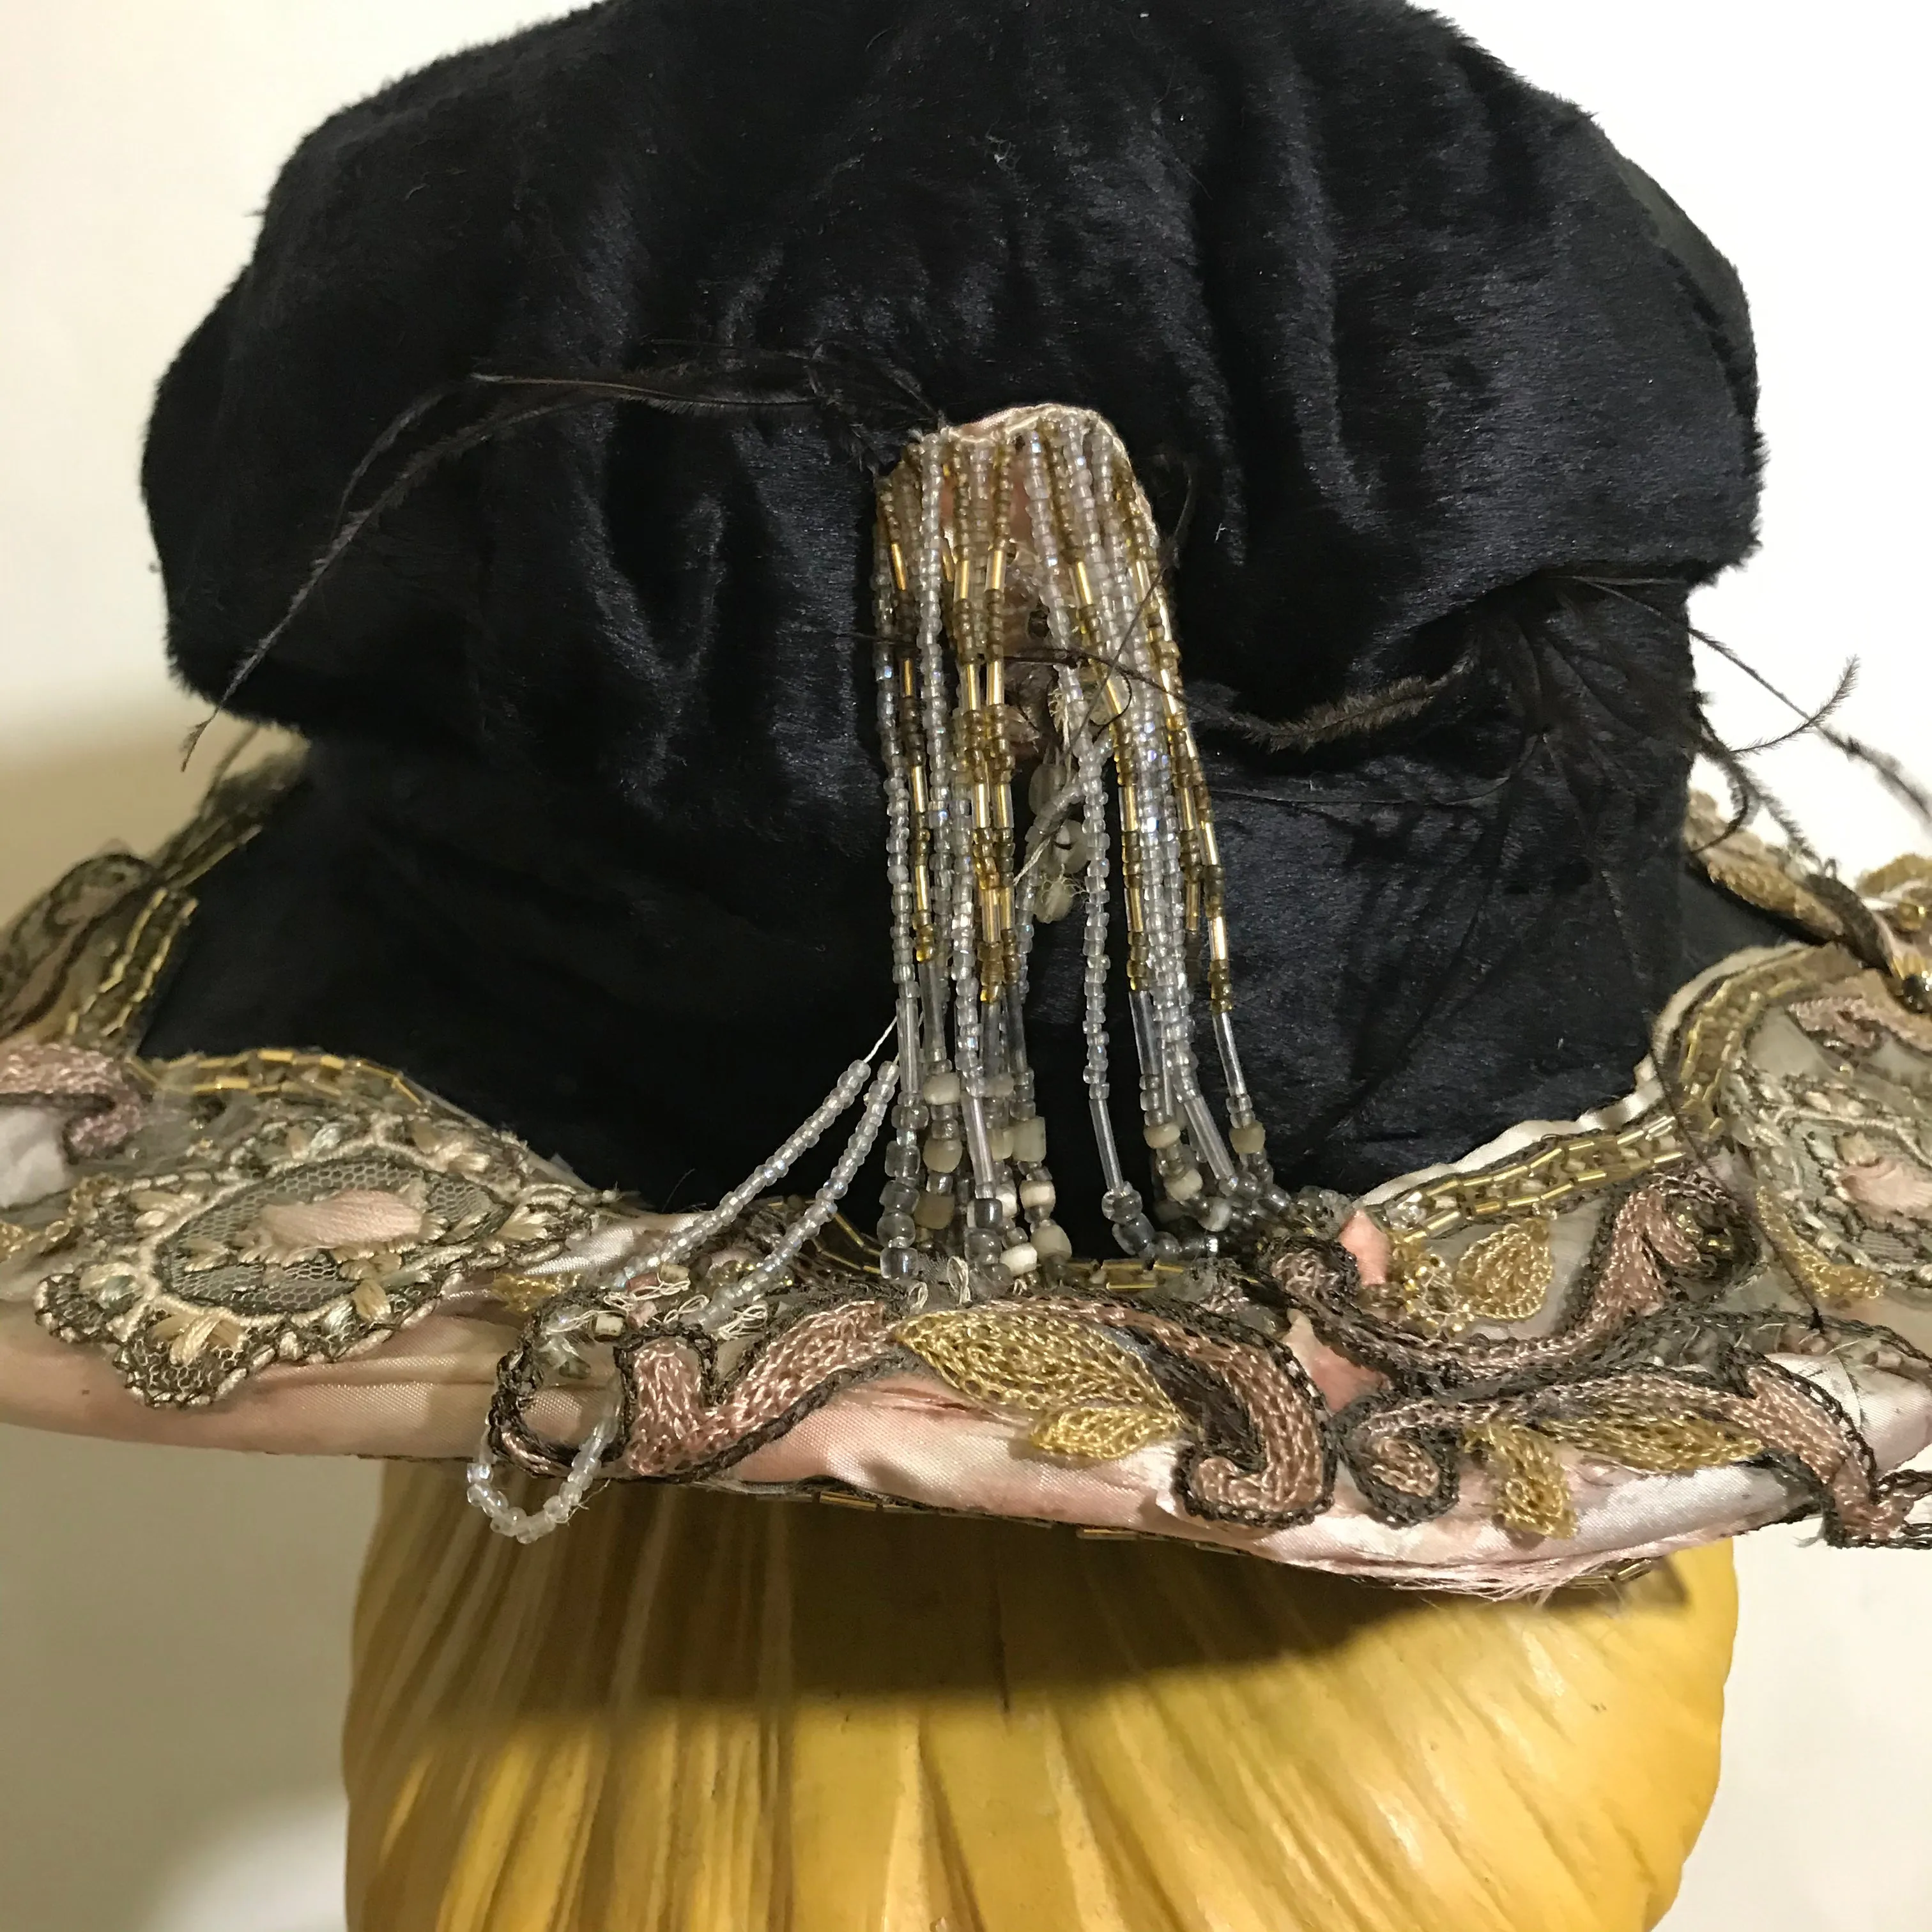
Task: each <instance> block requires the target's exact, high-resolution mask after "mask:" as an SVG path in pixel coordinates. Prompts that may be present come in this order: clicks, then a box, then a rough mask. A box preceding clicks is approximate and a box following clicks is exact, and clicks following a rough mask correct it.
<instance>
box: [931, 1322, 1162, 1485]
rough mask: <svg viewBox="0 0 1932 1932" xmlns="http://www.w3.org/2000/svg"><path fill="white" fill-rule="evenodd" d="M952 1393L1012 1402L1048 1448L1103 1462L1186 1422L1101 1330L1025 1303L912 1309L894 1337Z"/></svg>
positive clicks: (989, 1402)
mask: <svg viewBox="0 0 1932 1932" xmlns="http://www.w3.org/2000/svg"><path fill="white" fill-rule="evenodd" d="M893 1339H894V1340H896V1341H897V1342H898V1343H900V1344H901V1346H903V1347H905V1348H907V1349H910V1350H911V1351H912V1352H913V1354H914V1355H917V1356H918V1357H919V1358H920V1360H921V1361H924V1362H926V1363H927V1364H929V1366H930V1367H932V1368H933V1369H934V1370H936V1371H937V1372H938V1374H940V1375H941V1376H943V1377H944V1379H946V1380H947V1382H950V1383H951V1384H952V1385H953V1387H954V1388H956V1389H957V1390H959V1392H960V1393H961V1394H962V1395H964V1396H966V1397H969V1398H970V1399H971V1400H973V1401H974V1402H977V1403H981V1404H983V1406H986V1408H988V1409H1017V1410H1018V1411H1019V1412H1020V1413H1021V1414H1022V1415H1025V1416H1026V1417H1028V1418H1029V1419H1030V1420H1031V1421H1032V1423H1033V1424H1034V1429H1033V1434H1032V1440H1033V1442H1034V1446H1035V1447H1036V1448H1040V1449H1042V1450H1043V1451H1046V1452H1047V1453H1048V1454H1052V1455H1064V1456H1070V1457H1076V1458H1077V1459H1079V1460H1082V1461H1098V1462H1106V1461H1111V1460H1113V1459H1114V1458H1115V1457H1118V1456H1124V1455H1127V1454H1130V1453H1131V1452H1132V1451H1134V1450H1136V1449H1139V1448H1144V1447H1145V1445H1147V1444H1148V1443H1150V1442H1159V1441H1160V1440H1162V1439H1164V1438H1169V1437H1172V1436H1180V1435H1182V1434H1184V1433H1185V1432H1186V1429H1187V1423H1186V1421H1185V1419H1184V1418H1183V1416H1182V1415H1181V1412H1180V1411H1179V1410H1178V1409H1176V1408H1175V1406H1174V1404H1173V1403H1172V1402H1171V1401H1169V1399H1168V1397H1167V1395H1166V1392H1165V1391H1163V1389H1162V1388H1161V1386H1160V1384H1159V1383H1158V1382H1156V1381H1155V1380H1154V1377H1153V1376H1151V1375H1150V1374H1149V1373H1148V1370H1147V1368H1146V1367H1145V1364H1143V1363H1142V1361H1141V1360H1140V1358H1139V1357H1138V1356H1137V1355H1134V1354H1133V1353H1132V1352H1131V1351H1130V1350H1128V1349H1124V1348H1123V1347H1122V1346H1121V1344H1120V1343H1118V1342H1115V1341H1114V1340H1112V1339H1111V1338H1110V1337H1108V1336H1107V1335H1106V1334H1105V1333H1104V1332H1103V1331H1102V1330H1101V1329H1100V1328H1097V1327H1096V1326H1093V1325H1089V1324H1088V1323H1086V1322H1077V1321H1074V1320H1072V1319H1070V1318H1068V1317H1067V1316H1062V1315H1045V1314H1041V1313H1037V1312H1035V1311H1033V1310H1028V1309H1025V1308H968V1309H962V1310H959V1311H957V1312H956V1313H948V1314H941V1315H920V1316H915V1317H914V1318H913V1319H912V1320H911V1321H910V1322H906V1323H904V1325H902V1326H901V1327H900V1328H899V1329H898V1331H896V1333H895V1336H894V1338H893Z"/></svg>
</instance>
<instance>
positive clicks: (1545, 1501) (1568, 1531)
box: [1463, 1421, 1577, 1540]
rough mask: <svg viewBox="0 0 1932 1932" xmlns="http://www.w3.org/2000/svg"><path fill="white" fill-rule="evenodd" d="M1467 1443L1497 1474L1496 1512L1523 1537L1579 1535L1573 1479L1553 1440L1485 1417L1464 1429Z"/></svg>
mask: <svg viewBox="0 0 1932 1932" xmlns="http://www.w3.org/2000/svg"><path fill="white" fill-rule="evenodd" d="M1463 1446H1464V1448H1466V1450H1467V1451H1469V1454H1471V1455H1472V1456H1475V1457H1478V1458H1479V1459H1480V1460H1481V1461H1483V1462H1484V1463H1486V1464H1487V1465H1488V1466H1489V1467H1490V1469H1492V1470H1493V1472H1495V1473H1496V1476H1497V1478H1499V1480H1498V1481H1497V1484H1496V1515H1497V1517H1498V1519H1499V1520H1500V1521H1501V1522H1502V1523H1503V1524H1504V1525H1505V1526H1506V1527H1507V1528H1508V1529H1513V1530H1515V1531H1517V1532H1518V1533H1519V1534H1520V1535H1524V1536H1550V1537H1557V1538H1562V1539H1565V1540H1568V1538H1571V1537H1573V1536H1574V1535H1576V1534H1577V1511H1576V1506H1575V1505H1574V1504H1573V1503H1572V1502H1571V1500H1570V1482H1569V1478H1568V1475H1567V1474H1566V1473H1565V1470H1564V1467H1563V1461H1562V1457H1559V1455H1558V1454H1557V1453H1556V1449H1555V1448H1554V1446H1553V1445H1552V1444H1551V1443H1550V1441H1549V1439H1547V1437H1545V1436H1540V1435H1538V1433H1537V1432H1536V1431H1535V1430H1533V1429H1525V1428H1523V1427H1520V1426H1519V1425H1518V1424H1514V1423H1509V1422H1502V1421H1496V1422H1485V1423H1481V1424H1478V1425H1476V1426H1475V1427H1473V1428H1469V1429H1466V1430H1464V1431H1463Z"/></svg>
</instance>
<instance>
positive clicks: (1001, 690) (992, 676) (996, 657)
mask: <svg viewBox="0 0 1932 1932" xmlns="http://www.w3.org/2000/svg"><path fill="white" fill-rule="evenodd" d="M1006 701H1007V665H1006V660H1005V659H1004V658H1003V657H1001V655H1000V652H999V649H998V644H997V643H995V647H994V649H993V650H992V653H991V655H989V657H988V658H987V659H986V702H987V703H989V704H1000V705H1004V703H1006Z"/></svg>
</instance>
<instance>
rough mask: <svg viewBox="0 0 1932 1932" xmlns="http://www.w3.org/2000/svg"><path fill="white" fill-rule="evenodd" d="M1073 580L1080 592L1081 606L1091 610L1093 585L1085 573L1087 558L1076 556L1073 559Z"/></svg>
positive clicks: (1092, 605) (1083, 608)
mask: <svg viewBox="0 0 1932 1932" xmlns="http://www.w3.org/2000/svg"><path fill="white" fill-rule="evenodd" d="M1073 581H1074V583H1075V586H1076V587H1077V589H1079V592H1080V604H1081V608H1082V610H1092V609H1093V607H1094V586H1093V583H1092V581H1091V580H1090V579H1089V577H1088V574H1087V560H1086V559H1085V557H1079V556H1076V558H1075V559H1073Z"/></svg>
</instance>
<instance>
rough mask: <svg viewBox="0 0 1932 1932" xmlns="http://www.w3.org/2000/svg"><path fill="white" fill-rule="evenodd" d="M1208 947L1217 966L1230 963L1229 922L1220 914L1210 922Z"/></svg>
mask: <svg viewBox="0 0 1932 1932" xmlns="http://www.w3.org/2000/svg"><path fill="white" fill-rule="evenodd" d="M1208 950H1209V951H1210V952H1211V953H1213V955H1214V963H1215V964H1216V965H1217V966H1225V965H1227V964H1228V963H1229V950H1228V922H1227V921H1226V919H1223V918H1222V917H1221V916H1220V915H1219V914H1218V913H1217V914H1216V916H1214V918H1212V919H1210V920H1209V921H1208Z"/></svg>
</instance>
